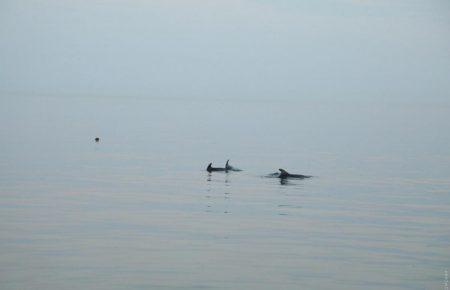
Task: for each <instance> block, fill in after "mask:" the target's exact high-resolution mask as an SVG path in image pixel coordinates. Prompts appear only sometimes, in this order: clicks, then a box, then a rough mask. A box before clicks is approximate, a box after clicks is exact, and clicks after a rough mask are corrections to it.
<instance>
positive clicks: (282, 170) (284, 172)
mask: <svg viewBox="0 0 450 290" xmlns="http://www.w3.org/2000/svg"><path fill="white" fill-rule="evenodd" d="M278 170H280V172H281V173H282V174H289V172H287V171H286V170H284V169H282V168H280V169H278Z"/></svg>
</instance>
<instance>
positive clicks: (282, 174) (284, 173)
mask: <svg viewBox="0 0 450 290" xmlns="http://www.w3.org/2000/svg"><path fill="white" fill-rule="evenodd" d="M278 170H280V173H278V176H277V177H278V178H281V179H286V178H298V179H303V178H310V177H312V176H310V175H303V174H291V173H289V172H287V171H286V170H284V169H282V168H280V169H278Z"/></svg>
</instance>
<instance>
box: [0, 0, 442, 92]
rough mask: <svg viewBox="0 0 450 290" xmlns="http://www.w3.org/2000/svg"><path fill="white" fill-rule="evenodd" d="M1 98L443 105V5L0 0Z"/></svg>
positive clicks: (410, 1) (429, 1) (416, 1)
mask: <svg viewBox="0 0 450 290" xmlns="http://www.w3.org/2000/svg"><path fill="white" fill-rule="evenodd" d="M0 92H2V93H3V95H6V94H9V93H14V92H16V93H26V94H61V95H64V94H67V95H86V94H88V95H114V96H149V97H158V98H166V97H167V98H203V97H205V98H265V99H268V98H269V99H271V98H312V99H315V98H317V99H322V98H329V99H347V98H349V99H375V98H383V99H402V100H404V99H439V100H443V99H447V98H449V99H450V2H449V1H448V0H426V1H425V0H390V1H387V0H386V1H385V0H358V1H357V0H354V1H352V0H318V1H305V0H298V1H294V0H277V1H274V0H262V1H257V0H216V1H198V0H194V1H190V0H148V1H144V0H111V1H110V0H29V1H25V0H0Z"/></svg>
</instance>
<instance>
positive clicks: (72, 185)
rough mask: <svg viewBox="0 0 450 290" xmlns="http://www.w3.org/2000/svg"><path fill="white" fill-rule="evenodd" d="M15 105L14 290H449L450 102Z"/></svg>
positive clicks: (5, 212) (2, 258)
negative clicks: (288, 176)
mask: <svg viewBox="0 0 450 290" xmlns="http://www.w3.org/2000/svg"><path fill="white" fill-rule="evenodd" d="M1 100H2V101H1V102H2V104H1V106H0V129H1V130H0V142H1V143H0V144H1V147H0V148H1V150H0V160H1V162H0V232H1V234H0V288H1V289H8V290H9V289H11V290H12V289H14V290H23V289H47V290H52V289H55V290H56V289H57V290H63V289H342V290H349V289H374V290H375V289H377V290H379V289H444V284H445V282H446V280H445V279H448V275H447V276H446V274H445V273H448V272H446V271H448V268H449V267H450V134H449V132H450V104H449V103H445V102H440V103H437V102H434V103H433V102H426V101H423V102H418V101H416V102H408V101H398V102H387V101H385V102H381V101H379V102H376V101H330V100H315V101H312V100H309V101H305V100H295V99H286V100H284V99H283V98H275V97H274V98H273V99H253V100H235V99H225V98H224V99H222V100H221V99H208V98H207V97H205V98H198V99H194V100H183V99H178V100H177V99H164V98H150V97H148V98H146V97H140V98H132V97H126V96H124V97H112V96H76V97H74V96H70V97H69V96H28V97H23V96H4V97H2V99H1ZM95 137H99V138H100V142H98V143H96V142H95V141H94V139H95ZM227 159H230V164H231V165H233V166H236V167H238V168H241V169H243V171H242V172H229V173H224V172H213V173H211V174H210V173H208V172H206V170H205V168H206V166H207V165H208V163H209V162H213V166H217V167H219V166H221V167H223V166H224V165H225V162H226V160H227ZM278 168H284V169H286V170H287V171H289V172H291V173H298V174H306V175H313V178H310V179H305V180H288V181H287V182H280V180H278V179H277V178H266V177H265V176H266V175H267V174H270V173H273V172H276V171H278ZM446 277H447V278H446ZM447 282H448V281H447Z"/></svg>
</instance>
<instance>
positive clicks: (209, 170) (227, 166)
mask: <svg viewBox="0 0 450 290" xmlns="http://www.w3.org/2000/svg"><path fill="white" fill-rule="evenodd" d="M229 162H230V159H228V160H227V163H226V164H225V167H212V162H211V163H209V164H208V167H206V171H208V172H213V171H225V172H228V171H242V170H241V169H239V168H236V167H233V166H231V165H230V164H229Z"/></svg>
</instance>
